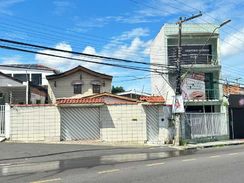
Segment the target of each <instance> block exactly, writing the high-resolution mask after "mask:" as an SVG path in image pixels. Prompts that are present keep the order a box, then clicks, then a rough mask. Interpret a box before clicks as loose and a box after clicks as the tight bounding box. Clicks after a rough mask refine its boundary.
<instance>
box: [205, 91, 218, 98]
mask: <svg viewBox="0 0 244 183" xmlns="http://www.w3.org/2000/svg"><path fill="white" fill-rule="evenodd" d="M205 98H206V100H218V99H219V90H217V89H205Z"/></svg>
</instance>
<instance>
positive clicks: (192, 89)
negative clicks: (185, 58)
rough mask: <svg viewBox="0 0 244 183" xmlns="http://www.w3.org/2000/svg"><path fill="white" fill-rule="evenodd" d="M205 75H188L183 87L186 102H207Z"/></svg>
mask: <svg viewBox="0 0 244 183" xmlns="http://www.w3.org/2000/svg"><path fill="white" fill-rule="evenodd" d="M204 78H205V77H204V74H203V73H202V74H192V75H188V76H187V77H186V78H185V79H184V81H183V82H182V85H181V90H182V96H183V99H184V100H205V99H206V95H205V82H204Z"/></svg>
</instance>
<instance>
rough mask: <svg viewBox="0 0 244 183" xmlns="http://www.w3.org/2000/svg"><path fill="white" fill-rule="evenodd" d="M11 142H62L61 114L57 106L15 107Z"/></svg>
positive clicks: (12, 108) (11, 122)
mask: <svg viewBox="0 0 244 183" xmlns="http://www.w3.org/2000/svg"><path fill="white" fill-rule="evenodd" d="M10 129H11V132H10V140H13V141H60V114H59V110H58V108H57V107H56V106H50V105H49V106H34V105H33V106H21V107H18V106H13V107H11V109H10Z"/></svg>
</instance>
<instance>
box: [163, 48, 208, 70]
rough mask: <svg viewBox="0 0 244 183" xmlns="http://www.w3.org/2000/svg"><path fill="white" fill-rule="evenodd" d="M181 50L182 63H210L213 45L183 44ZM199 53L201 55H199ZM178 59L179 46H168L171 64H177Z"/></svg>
mask: <svg viewBox="0 0 244 183" xmlns="http://www.w3.org/2000/svg"><path fill="white" fill-rule="evenodd" d="M181 48H182V51H181V64H182V65H187V64H192V63H195V64H208V63H209V62H210V61H211V55H212V48H211V45H206V46H204V47H203V45H185V46H184V45H183V46H182V47H181ZM199 53H200V54H199ZM198 54H199V56H197V55H198ZM176 60H177V46H168V61H169V65H175V62H176Z"/></svg>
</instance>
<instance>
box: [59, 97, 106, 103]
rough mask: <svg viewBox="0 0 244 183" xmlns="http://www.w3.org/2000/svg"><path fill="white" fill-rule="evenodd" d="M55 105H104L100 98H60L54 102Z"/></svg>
mask: <svg viewBox="0 0 244 183" xmlns="http://www.w3.org/2000/svg"><path fill="white" fill-rule="evenodd" d="M56 103H57V104H98V103H104V101H103V99H101V98H61V99H57V100H56Z"/></svg>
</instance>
